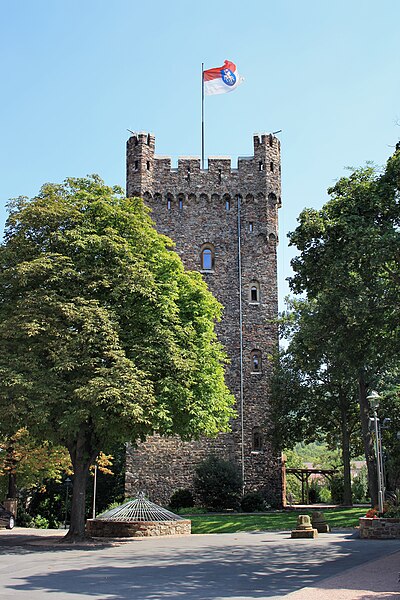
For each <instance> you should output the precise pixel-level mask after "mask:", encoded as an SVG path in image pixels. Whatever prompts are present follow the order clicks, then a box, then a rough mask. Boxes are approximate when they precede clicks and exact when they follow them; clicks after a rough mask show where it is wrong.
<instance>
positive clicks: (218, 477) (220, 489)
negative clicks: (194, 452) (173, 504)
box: [194, 455, 242, 510]
mask: <svg viewBox="0 0 400 600" xmlns="http://www.w3.org/2000/svg"><path fill="white" fill-rule="evenodd" d="M194 488H195V492H196V494H197V495H198V496H199V498H200V500H201V502H202V504H203V505H204V506H206V507H207V508H209V509H211V510H223V509H226V508H233V509H237V508H238V507H239V501H240V496H241V491H242V476H241V473H240V470H239V467H238V466H237V465H235V464H233V463H231V462H228V461H226V460H222V459H221V458H218V457H216V456H214V455H211V456H209V457H208V458H206V459H205V460H204V461H203V462H202V463H200V464H199V465H198V466H197V468H196V473H195V476H194Z"/></svg>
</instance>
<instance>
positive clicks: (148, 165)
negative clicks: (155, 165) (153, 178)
mask: <svg viewBox="0 0 400 600" xmlns="http://www.w3.org/2000/svg"><path fill="white" fill-rule="evenodd" d="M147 170H148V171H150V161H149V160H148V161H147Z"/></svg>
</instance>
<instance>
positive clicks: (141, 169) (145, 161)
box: [126, 132, 155, 197]
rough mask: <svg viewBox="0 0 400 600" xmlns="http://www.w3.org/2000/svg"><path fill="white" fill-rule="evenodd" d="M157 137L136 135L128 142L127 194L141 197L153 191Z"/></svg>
mask: <svg viewBox="0 0 400 600" xmlns="http://www.w3.org/2000/svg"><path fill="white" fill-rule="evenodd" d="M154 150H155V137H154V135H152V134H151V133H145V132H141V133H134V134H133V135H132V136H131V137H130V138H129V139H128V141H127V148H126V152H127V161H126V187H127V189H126V194H127V196H128V197H132V196H140V195H142V191H143V190H146V189H151V187H152V182H153V173H154Z"/></svg>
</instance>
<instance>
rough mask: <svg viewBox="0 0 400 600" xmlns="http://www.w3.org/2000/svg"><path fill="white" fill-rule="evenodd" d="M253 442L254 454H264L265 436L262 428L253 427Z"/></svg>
mask: <svg viewBox="0 0 400 600" xmlns="http://www.w3.org/2000/svg"><path fill="white" fill-rule="evenodd" d="M251 437H252V440H251V449H252V452H262V450H263V435H262V431H261V427H253V431H252V436H251Z"/></svg>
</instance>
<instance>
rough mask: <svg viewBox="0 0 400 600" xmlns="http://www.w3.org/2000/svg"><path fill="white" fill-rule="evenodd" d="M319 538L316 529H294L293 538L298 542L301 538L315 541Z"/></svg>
mask: <svg viewBox="0 0 400 600" xmlns="http://www.w3.org/2000/svg"><path fill="white" fill-rule="evenodd" d="M317 537H318V531H317V530H316V529H313V528H311V529H293V531H292V533H291V538H292V539H294V540H296V539H300V538H305V539H315V538H317Z"/></svg>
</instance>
